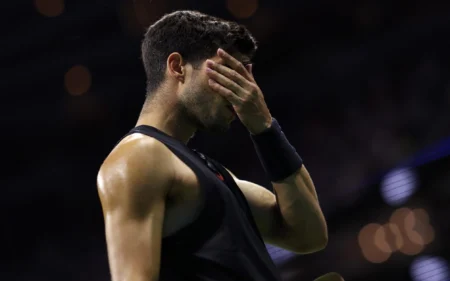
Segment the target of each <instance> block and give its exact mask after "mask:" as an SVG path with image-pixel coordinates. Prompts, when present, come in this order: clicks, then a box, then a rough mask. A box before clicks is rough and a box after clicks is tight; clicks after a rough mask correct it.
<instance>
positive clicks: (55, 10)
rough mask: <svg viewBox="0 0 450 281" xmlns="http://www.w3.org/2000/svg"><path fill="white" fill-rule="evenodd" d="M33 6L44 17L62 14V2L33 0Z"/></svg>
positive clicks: (57, 0) (62, 0)
mask: <svg viewBox="0 0 450 281" xmlns="http://www.w3.org/2000/svg"><path fill="white" fill-rule="evenodd" d="M34 6H35V7H36V10H37V11H38V12H39V13H40V14H42V15H44V16H46V17H56V16H59V15H61V14H62V13H63V12H64V0H34Z"/></svg>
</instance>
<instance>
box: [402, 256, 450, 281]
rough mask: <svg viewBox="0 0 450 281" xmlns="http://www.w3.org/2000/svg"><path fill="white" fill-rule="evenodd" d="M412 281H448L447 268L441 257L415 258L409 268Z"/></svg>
mask: <svg viewBox="0 0 450 281" xmlns="http://www.w3.org/2000/svg"><path fill="white" fill-rule="evenodd" d="M409 271H410V274H411V277H412V280H413V281H449V280H450V274H449V266H448V263H447V261H446V260H445V259H443V258H441V257H431V256H422V257H418V258H416V259H415V260H414V261H413V262H412V263H411V267H410V270H409Z"/></svg>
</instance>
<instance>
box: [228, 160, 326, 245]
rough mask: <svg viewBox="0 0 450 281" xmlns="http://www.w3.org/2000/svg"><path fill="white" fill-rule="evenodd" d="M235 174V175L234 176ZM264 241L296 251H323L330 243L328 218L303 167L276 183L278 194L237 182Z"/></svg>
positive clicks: (246, 182)
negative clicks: (323, 212)
mask: <svg viewBox="0 0 450 281" xmlns="http://www.w3.org/2000/svg"><path fill="white" fill-rule="evenodd" d="M232 175H233V174H232ZM233 177H234V179H235V181H236V183H237V185H238V186H239V187H240V189H241V190H242V192H243V193H244V195H245V197H246V199H247V201H248V203H249V205H250V208H251V210H252V213H253V216H254V218H255V221H256V224H257V226H258V228H259V230H260V232H261V234H262V236H263V238H264V240H265V241H266V242H267V243H269V244H272V245H275V246H278V247H281V248H284V249H287V250H290V251H293V252H296V253H303V254H306V253H312V252H316V251H319V250H321V249H323V248H324V247H325V246H326V244H327V240H328V234H327V226H326V222H325V218H324V216H323V214H322V211H321V209H320V206H319V202H318V199H317V194H316V191H315V188H314V184H313V182H312V180H311V177H310V175H309V173H308V171H307V170H306V168H305V167H304V166H303V167H302V168H301V169H299V170H298V171H297V172H295V173H294V174H293V175H291V176H289V177H288V178H286V179H284V180H283V181H281V182H272V185H273V188H274V191H275V193H272V192H270V191H269V190H267V189H266V188H264V187H262V186H260V185H257V184H255V183H252V182H248V181H243V180H239V179H237V178H236V177H235V176H234V175H233Z"/></svg>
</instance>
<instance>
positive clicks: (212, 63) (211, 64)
mask: <svg viewBox="0 0 450 281" xmlns="http://www.w3.org/2000/svg"><path fill="white" fill-rule="evenodd" d="M206 65H207V66H210V67H211V66H213V65H214V62H213V61H212V60H207V61H206Z"/></svg>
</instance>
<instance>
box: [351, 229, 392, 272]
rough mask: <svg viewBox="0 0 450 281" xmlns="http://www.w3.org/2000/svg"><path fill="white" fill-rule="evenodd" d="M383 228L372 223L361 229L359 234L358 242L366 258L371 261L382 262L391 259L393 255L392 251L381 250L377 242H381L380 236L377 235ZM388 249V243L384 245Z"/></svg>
mask: <svg viewBox="0 0 450 281" xmlns="http://www.w3.org/2000/svg"><path fill="white" fill-rule="evenodd" d="M380 229H383V226H381V225H379V224H376V223H371V224H368V225H366V226H365V227H363V228H362V229H361V231H360V232H359V235H358V242H359V246H360V248H361V252H362V254H363V256H364V258H365V259H366V260H368V261H369V262H371V263H382V262H385V261H387V260H388V259H389V257H390V256H391V253H390V251H389V250H388V251H383V250H381V249H380V248H379V247H378V246H377V244H379V243H380V241H379V239H380V237H378V238H377V237H376V234H377V232H379V231H380ZM383 247H385V248H384V249H385V250H386V249H387V247H389V246H388V245H384V244H383Z"/></svg>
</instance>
